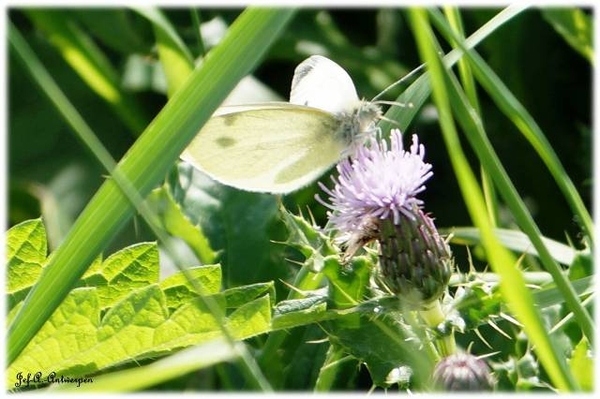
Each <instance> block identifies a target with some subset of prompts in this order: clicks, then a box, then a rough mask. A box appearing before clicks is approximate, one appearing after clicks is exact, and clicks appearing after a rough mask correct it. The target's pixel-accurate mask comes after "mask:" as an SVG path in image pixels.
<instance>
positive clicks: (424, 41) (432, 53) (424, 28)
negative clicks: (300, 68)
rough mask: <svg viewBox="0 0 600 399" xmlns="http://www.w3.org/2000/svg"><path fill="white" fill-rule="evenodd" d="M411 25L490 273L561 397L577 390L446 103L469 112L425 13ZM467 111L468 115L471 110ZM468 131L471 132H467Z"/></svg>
mask: <svg viewBox="0 0 600 399" xmlns="http://www.w3.org/2000/svg"><path fill="white" fill-rule="evenodd" d="M410 21H411V24H412V26H413V32H414V33H415V37H416V41H417V47H418V49H419V53H420V54H421V57H422V58H423V59H424V61H425V62H427V65H428V69H429V72H430V76H431V79H432V89H433V90H432V95H433V99H434V102H435V104H436V106H437V108H438V112H439V115H440V124H441V127H442V133H443V137H444V141H445V143H446V147H447V149H448V152H449V155H450V159H451V162H452V165H453V168H454V170H455V173H456V176H457V179H458V181H459V186H460V189H461V191H462V194H463V198H464V199H465V204H466V206H467V209H468V210H469V213H470V215H471V218H472V219H473V222H474V223H475V225H476V226H477V227H478V228H479V229H480V230H481V236H482V242H483V245H484V247H485V249H486V252H487V255H488V260H489V262H490V265H491V267H492V269H493V270H494V271H495V272H496V273H498V274H499V275H500V276H501V282H500V290H501V292H502V296H503V298H504V300H505V301H507V303H508V304H509V306H510V308H511V309H512V311H513V312H514V313H515V315H516V316H517V318H518V320H519V322H521V323H522V324H523V327H524V330H525V332H526V333H527V335H528V337H529V339H530V340H531V342H532V344H533V345H534V346H535V351H536V353H537V355H538V357H539V359H540V360H541V362H542V364H543V365H544V367H545V369H546V371H547V372H548V375H549V377H550V379H551V381H552V382H553V383H554V385H555V386H556V387H557V388H558V389H559V390H561V391H572V390H574V389H576V382H575V380H574V378H573V376H572V375H571V373H570V371H569V369H568V367H567V365H566V363H565V361H564V358H563V357H561V356H559V354H558V353H557V351H556V349H555V347H554V345H553V343H552V341H551V340H550V337H549V336H548V334H547V331H546V329H545V327H544V325H543V323H542V320H541V317H540V315H539V313H538V311H537V310H536V309H535V307H534V303H533V298H532V295H531V292H530V291H529V290H528V289H527V287H526V285H525V280H524V278H523V275H522V273H521V272H520V271H519V270H518V269H517V268H516V267H515V266H516V264H517V262H516V259H514V257H513V256H512V255H511V254H510V253H509V252H508V251H507V250H506V249H505V248H504V247H503V246H502V245H501V244H500V242H499V241H498V240H497V238H496V237H495V235H494V232H493V228H492V225H491V223H490V221H489V218H488V216H487V212H486V207H485V204H484V199H483V194H482V192H481V189H480V188H479V186H478V184H477V181H476V178H475V176H474V174H473V171H472V170H471V168H470V166H469V164H468V163H467V161H466V157H465V154H464V152H463V150H462V148H461V146H460V142H459V139H458V133H457V131H456V127H455V125H454V121H453V118H454V117H457V119H459V120H460V119H461V118H462V119H464V118H465V115H453V113H452V109H451V105H450V104H451V103H452V104H453V105H455V103H456V102H460V103H461V104H460V105H461V107H465V108H468V101H467V100H466V98H465V97H464V96H463V97H460V96H459V95H458V90H459V89H458V87H457V86H458V84H457V83H456V82H455V81H454V80H452V78H451V76H450V74H449V72H448V71H447V70H446V69H445V68H444V67H443V63H442V61H441V59H440V57H439V55H438V52H437V51H438V46H437V45H436V42H435V39H434V35H433V31H432V29H431V26H430V25H429V21H428V18H427V12H426V11H425V10H424V9H411V10H410ZM471 110H472V109H471ZM471 129H472V127H471Z"/></svg>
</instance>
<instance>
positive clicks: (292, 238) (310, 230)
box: [279, 206, 337, 273]
mask: <svg viewBox="0 0 600 399" xmlns="http://www.w3.org/2000/svg"><path fill="white" fill-rule="evenodd" d="M279 213H280V215H281V218H282V220H283V223H284V224H285V227H286V228H287V231H288V234H289V236H288V238H287V240H286V241H285V243H286V244H287V245H289V246H291V247H293V248H296V249H297V250H298V251H300V253H302V255H304V257H305V258H306V260H305V261H304V265H306V267H308V269H309V270H311V271H312V272H313V273H319V272H321V270H323V267H324V262H325V260H324V259H325V257H326V256H328V255H335V254H336V253H337V251H336V250H335V248H333V246H332V245H331V243H330V240H329V239H328V237H327V236H326V235H325V234H323V233H322V232H321V229H319V227H317V226H315V225H313V224H310V223H308V222H307V221H306V219H305V218H304V217H303V216H302V215H300V216H297V215H294V214H293V213H291V212H289V211H288V210H287V209H285V208H284V207H283V206H280V207H279Z"/></svg>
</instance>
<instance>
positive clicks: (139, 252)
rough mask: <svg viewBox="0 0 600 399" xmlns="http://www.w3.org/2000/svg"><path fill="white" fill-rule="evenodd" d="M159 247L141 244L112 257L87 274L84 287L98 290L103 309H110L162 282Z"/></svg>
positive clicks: (84, 278)
mask: <svg viewBox="0 0 600 399" xmlns="http://www.w3.org/2000/svg"><path fill="white" fill-rule="evenodd" d="M158 278H159V265H158V248H157V247H156V243H140V244H135V245H132V246H130V247H127V248H124V249H122V250H120V251H118V252H115V253H114V254H112V255H111V256H109V257H108V258H107V259H106V260H105V261H104V262H102V264H101V265H98V264H95V267H94V268H93V269H90V270H88V272H87V273H85V274H84V276H83V279H82V284H83V285H87V286H95V287H97V288H98V297H99V299H100V306H101V307H102V308H107V307H110V306H112V305H113V304H114V303H116V302H118V301H119V300H121V299H122V298H124V297H125V296H127V295H128V294H129V293H131V291H132V290H135V289H138V288H143V287H146V286H147V285H149V284H154V283H157V282H158Z"/></svg>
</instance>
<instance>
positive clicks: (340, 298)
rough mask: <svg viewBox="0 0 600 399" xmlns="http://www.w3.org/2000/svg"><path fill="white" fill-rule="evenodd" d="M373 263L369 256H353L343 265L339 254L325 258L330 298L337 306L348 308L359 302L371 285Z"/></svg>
mask: <svg viewBox="0 0 600 399" xmlns="http://www.w3.org/2000/svg"><path fill="white" fill-rule="evenodd" d="M372 266H373V265H372V264H371V262H370V261H369V259H368V258H367V257H364V256H360V257H355V258H352V261H351V262H350V263H349V264H347V265H341V264H340V260H339V258H338V257H337V256H330V257H327V258H326V259H325V267H324V269H323V273H324V274H325V275H326V276H327V278H328V280H329V298H330V299H331V300H332V301H333V302H334V304H335V307H336V308H341V309H343V308H348V307H351V306H355V305H356V304H358V303H359V302H360V301H361V300H362V298H363V297H364V295H365V292H366V290H367V287H368V286H369V276H370V272H371V268H372Z"/></svg>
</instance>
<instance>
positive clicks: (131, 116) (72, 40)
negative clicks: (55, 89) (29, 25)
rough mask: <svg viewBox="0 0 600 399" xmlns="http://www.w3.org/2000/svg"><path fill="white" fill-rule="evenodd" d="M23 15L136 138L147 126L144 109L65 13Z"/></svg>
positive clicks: (99, 51) (37, 10)
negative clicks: (125, 89)
mask: <svg viewBox="0 0 600 399" xmlns="http://www.w3.org/2000/svg"><path fill="white" fill-rule="evenodd" d="M25 13H26V14H27V16H28V17H29V18H30V19H31V21H32V22H33V23H34V24H35V25H36V26H37V27H38V28H39V29H40V30H41V31H43V32H45V33H46V34H47V35H48V39H49V40H50V42H51V43H53V44H54V46H56V48H57V49H58V50H59V51H60V53H61V54H62V56H63V58H64V59H65V61H67V63H68V64H69V65H70V66H71V68H73V69H74V70H75V72H77V74H78V75H79V76H80V77H81V79H83V81H85V82H86V83H87V85H88V86H89V87H90V88H91V89H92V90H93V91H94V92H95V93H96V94H98V95H99V96H100V97H102V98H103V99H104V100H105V101H106V102H107V103H108V104H109V105H110V106H111V107H112V109H113V110H114V112H115V113H116V114H117V115H118V116H119V117H120V118H121V120H122V121H123V122H124V123H125V125H126V126H127V127H128V128H129V129H130V130H131V131H132V132H133V133H134V134H135V135H136V136H137V135H139V134H140V133H141V132H142V131H143V130H144V128H145V127H146V125H147V124H148V119H147V116H146V115H144V111H143V109H142V108H141V107H140V106H139V104H138V103H137V102H135V100H134V98H133V97H131V96H130V95H128V94H127V93H126V92H125V91H123V90H122V89H121V86H120V84H119V77H118V74H117V72H116V70H115V69H114V68H113V67H112V65H111V64H110V61H109V60H108V58H107V57H106V56H105V55H104V53H103V52H102V51H101V50H100V48H98V47H97V46H96V44H95V43H94V42H93V40H92V39H91V38H90V37H89V36H88V35H87V34H86V33H85V32H83V31H82V30H81V29H80V28H79V27H78V25H76V24H74V23H73V21H71V20H70V19H69V17H68V16H67V15H66V13H65V12H64V11H60V10H41V9H29V10H26V11H25Z"/></svg>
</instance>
